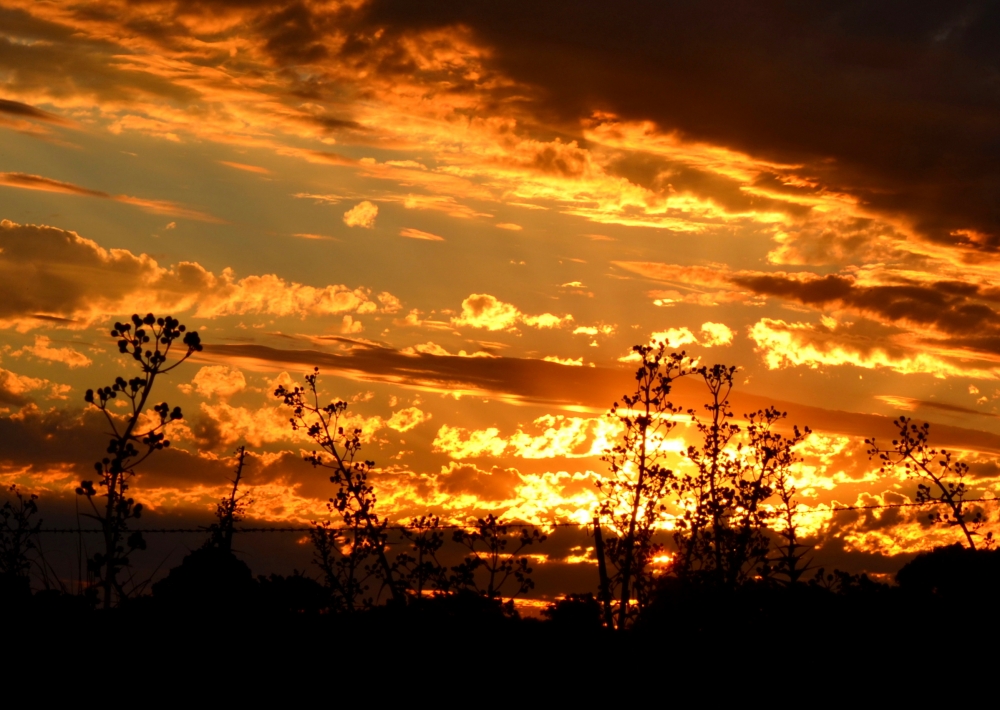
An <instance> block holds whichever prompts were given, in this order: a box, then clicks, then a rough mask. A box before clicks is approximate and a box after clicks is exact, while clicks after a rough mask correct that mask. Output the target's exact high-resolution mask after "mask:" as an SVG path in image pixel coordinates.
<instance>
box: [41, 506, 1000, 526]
mask: <svg viewBox="0 0 1000 710" xmlns="http://www.w3.org/2000/svg"><path fill="white" fill-rule="evenodd" d="M998 500H1000V498H968V499H966V500H963V501H962V503H963V504H965V503H995V502H997V501H998ZM933 505H947V501H926V502H923V503H879V504H872V505H843V506H831V507H829V508H813V509H810V510H797V511H795V514H796V515H819V514H828V513H840V512H845V511H856V510H890V509H893V508H926V507H928V506H933ZM498 523H499V524H501V525H505V526H508V527H522V528H544V529H548V528H572V527H575V528H590V527H592V525H593V523H592V522H590V521H587V522H575V521H563V522H551V523H529V522H518V521H516V520H511V521H498ZM472 527H474V525H473V524H466V525H462V524H459V523H447V524H439V525H436V526H433V527H431V526H428V525H412V524H411V525H386V526H385V527H384V528H383V529H384V530H429V529H436V530H469V529H471V528H472ZM315 529H316V526H315V525H305V526H303V525H300V526H294V527H235V528H233V532H236V533H308V532H311V531H312V530H315ZM328 529H329V530H351V529H352V528H349V527H346V526H330V527H329V528H328ZM211 530H212V528H210V527H208V526H204V527H195V528H137V529H136V530H135V532H141V533H143V534H146V533H149V534H154V535H155V534H173V533H208V532H211ZM36 532H38V533H44V534H66V535H69V534H72V535H76V534H79V533H103V532H104V531H103V530H102V529H101V528H39V529H38V530H37V531H36Z"/></svg>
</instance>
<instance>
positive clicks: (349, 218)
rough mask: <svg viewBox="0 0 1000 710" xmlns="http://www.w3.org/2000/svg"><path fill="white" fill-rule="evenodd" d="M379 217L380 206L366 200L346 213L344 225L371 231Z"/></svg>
mask: <svg viewBox="0 0 1000 710" xmlns="http://www.w3.org/2000/svg"><path fill="white" fill-rule="evenodd" d="M376 217H378V205H376V204H373V203H371V202H369V201H368V200H364V201H363V202H359V203H358V204H356V205H355V206H354V207H352V208H351V209H349V210H347V212H345V213H344V224H346V225H347V226H348V227H364V228H365V229H371V228H372V227H374V226H375V218H376Z"/></svg>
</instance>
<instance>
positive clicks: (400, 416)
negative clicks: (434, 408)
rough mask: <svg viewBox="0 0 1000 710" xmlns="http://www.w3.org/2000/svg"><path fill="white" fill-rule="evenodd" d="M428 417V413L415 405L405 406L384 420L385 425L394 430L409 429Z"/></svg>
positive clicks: (429, 416)
mask: <svg viewBox="0 0 1000 710" xmlns="http://www.w3.org/2000/svg"><path fill="white" fill-rule="evenodd" d="M430 418H431V415H430V414H429V413H427V412H423V411H421V410H420V409H418V408H417V407H407V408H406V409H400V410H399V411H396V412H393V413H392V416H391V417H389V420H388V421H387V422H386V426H388V427H389V428H390V429H395V430H396V431H409V430H410V429H413V428H415V427H417V426H419V425H420V424H423V423H424V422H426V421H427V420H428V419H430Z"/></svg>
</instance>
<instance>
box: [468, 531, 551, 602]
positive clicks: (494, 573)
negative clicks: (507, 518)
mask: <svg viewBox="0 0 1000 710" xmlns="http://www.w3.org/2000/svg"><path fill="white" fill-rule="evenodd" d="M452 539H453V540H454V541H455V542H457V543H460V544H462V545H464V546H465V547H467V548H468V549H469V554H467V555H466V557H465V560H463V561H462V562H461V563H460V564H458V565H456V566H455V567H453V568H452V571H453V572H454V574H453V575H452V578H451V585H452V587H453V588H454V589H457V590H468V591H473V592H475V593H477V594H479V595H480V596H482V597H485V598H486V599H488V600H490V601H491V602H493V601H495V602H497V603H499V604H501V605H502V607H503V608H504V611H506V612H507V613H508V614H513V613H514V599H515V598H517V597H518V596H520V595H521V594H524V593H525V592H527V591H529V590H531V589H534V588H535V581H534V580H533V579H532V578H531V574H532V572H533V571H534V570H533V569H532V568H531V565H530V559H529V558H528V557H527V556H526V555H524V554H522V552H523V550H524V549H525V548H527V547H529V546H531V545H534V544H535V543H542V542H545V539H546V536H545V535H543V534H541V533H540V532H539V531H538V530H532V531H530V532H529V531H528V529H527V528H524V527H521V528H518V531H517V533H515V534H514V535H510V534H509V533H508V526H507V525H506V524H504V523H501V522H500V521H498V520H497V519H496V517H494V516H493V515H492V514H490V515H487V516H486V517H485V518H480V519H479V520H477V521H476V524H475V526H474V527H472V528H470V529H468V530H462V529H460V530H456V531H455V533H454V535H453V538H452ZM512 540H513V542H514V545H513V546H512V549H511V550H508V549H507V546H508V544H509V543H510V542H511V541H512ZM508 582H513V584H512V585H511V587H509V588H507V589H505V587H506V586H507V583H508Z"/></svg>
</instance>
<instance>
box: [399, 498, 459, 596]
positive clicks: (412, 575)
mask: <svg viewBox="0 0 1000 710" xmlns="http://www.w3.org/2000/svg"><path fill="white" fill-rule="evenodd" d="M400 532H402V535H403V538H404V539H405V540H406V541H407V542H408V543H409V548H410V549H409V550H404V551H403V552H400V553H399V554H398V555H397V556H396V559H395V560H394V561H393V568H394V570H395V574H396V576H397V579H400V580H401V581H402V582H403V583H404V584H405V585H406V589H407V591H408V592H409V593H410V594H412V595H413V597H414V598H415V599H418V600H419V599H422V598H423V597H424V594H425V593H427V592H438V591H440V592H445V591H447V590H448V589H449V587H450V582H449V577H448V570H447V568H446V567H445V566H444V565H442V564H441V562H440V561H439V560H438V557H437V554H438V551H439V550H440V549H441V547H442V546H443V545H444V533H443V531H442V530H441V519H440V518H438V517H437V516H436V515H423V516H421V517H419V518H414V519H413V520H411V521H410V523H409V525H407V526H405V527H403V528H402V530H401V531H400Z"/></svg>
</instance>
